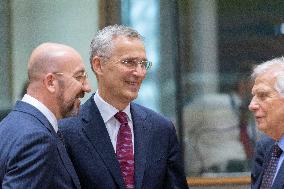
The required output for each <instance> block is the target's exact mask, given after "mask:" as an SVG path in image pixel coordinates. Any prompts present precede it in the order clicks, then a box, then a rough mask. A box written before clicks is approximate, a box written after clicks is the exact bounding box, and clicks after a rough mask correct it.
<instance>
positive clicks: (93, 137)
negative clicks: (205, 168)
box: [59, 96, 187, 189]
mask: <svg viewBox="0 0 284 189" xmlns="http://www.w3.org/2000/svg"><path fill="white" fill-rule="evenodd" d="M130 111H131V115H132V119H133V125H134V154H135V156H134V157H135V189H167V188H178V189H181V188H187V184H186V179H185V176H184V171H183V167H182V160H181V157H180V149H179V144H178V141H177V137H176V133H175V129H174V126H173V124H172V123H171V122H170V121H169V120H167V119H166V118H164V117H163V116H161V115H159V114H157V113H155V112H153V111H151V110H149V109H146V108H145V107H142V106H139V105H137V104H135V103H131V106H130ZM59 125H60V127H61V129H62V133H63V135H64V139H65V142H66V145H67V151H68V153H69V155H70V158H71V160H72V162H73V164H74V167H75V170H76V171H77V174H78V176H79V179H80V182H81V186H82V188H84V189H85V188H92V189H123V188H124V184H123V178H122V176H121V173H120V168H119V163H118V161H117V159H116V156H115V152H114V149H113V146H112V144H111V140H110V137H109V135H108V132H107V129H106V126H105V124H104V121H103V119H102V117H101V114H100V112H99V110H98V108H97V105H96V104H95V102H94V99H93V96H92V97H91V98H90V99H89V100H88V101H87V102H86V103H85V104H84V105H83V106H82V107H81V111H80V114H79V116H77V117H73V118H68V119H64V120H62V122H59Z"/></svg>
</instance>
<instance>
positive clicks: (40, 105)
mask: <svg viewBox="0 0 284 189" xmlns="http://www.w3.org/2000/svg"><path fill="white" fill-rule="evenodd" d="M22 101H23V102H26V103H28V104H30V105H32V106H34V107H35V108H36V109H38V110H39V111H40V112H41V113H42V114H43V115H44V116H45V117H46V118H47V120H48V121H49V122H50V124H51V125H52V127H53V129H54V130H55V132H56V133H57V131H58V124H57V119H56V117H55V115H54V114H53V113H52V112H51V111H50V110H49V109H48V108H47V107H46V106H45V105H44V104H43V103H41V102H40V101H38V100H37V99H35V98H34V97H32V96H30V95H28V94H25V95H24V97H23V99H22Z"/></svg>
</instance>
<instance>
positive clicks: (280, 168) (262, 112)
mask: <svg viewBox="0 0 284 189" xmlns="http://www.w3.org/2000/svg"><path fill="white" fill-rule="evenodd" d="M252 77H253V78H254V86H253V88H252V95H253V98H252V100H251V103H250V105H249V109H250V111H252V112H253V113H254V116H255V120H256V125H257V128H258V129H259V130H260V131H262V132H263V133H264V134H265V135H267V136H265V137H263V138H262V139H261V140H260V141H258V143H257V147H256V153H255V158H254V162H253V167H252V175H251V177H252V188H253V189H256V188H273V189H278V188H279V189H280V188H284V165H283V159H284V154H283V153H282V152H283V150H284V94H283V92H284V58H283V57H282V58H275V59H273V60H270V61H267V62H264V63H262V64H260V65H258V66H257V67H255V69H254V70H253V74H252Z"/></svg>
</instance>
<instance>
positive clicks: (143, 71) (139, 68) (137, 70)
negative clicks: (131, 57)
mask: <svg viewBox="0 0 284 189" xmlns="http://www.w3.org/2000/svg"><path fill="white" fill-rule="evenodd" d="M146 72H147V70H146V69H145V68H144V67H143V66H142V65H141V64H138V65H137V66H136V68H135V70H134V74H135V75H137V76H140V77H144V76H145V74H146Z"/></svg>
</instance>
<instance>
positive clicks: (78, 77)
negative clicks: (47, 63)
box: [53, 71, 88, 84]
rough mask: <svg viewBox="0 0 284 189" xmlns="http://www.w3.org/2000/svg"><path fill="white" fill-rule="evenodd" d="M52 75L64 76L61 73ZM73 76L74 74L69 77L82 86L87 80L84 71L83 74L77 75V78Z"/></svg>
mask: <svg viewBox="0 0 284 189" xmlns="http://www.w3.org/2000/svg"><path fill="white" fill-rule="evenodd" d="M53 74H55V75H61V76H63V75H64V73H63V72H53ZM75 75H76V74H73V75H72V76H71V77H73V78H74V79H75V80H76V81H78V82H80V83H82V84H84V83H85V82H86V80H87V78H88V74H87V72H86V71H84V72H83V74H81V75H78V76H75Z"/></svg>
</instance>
